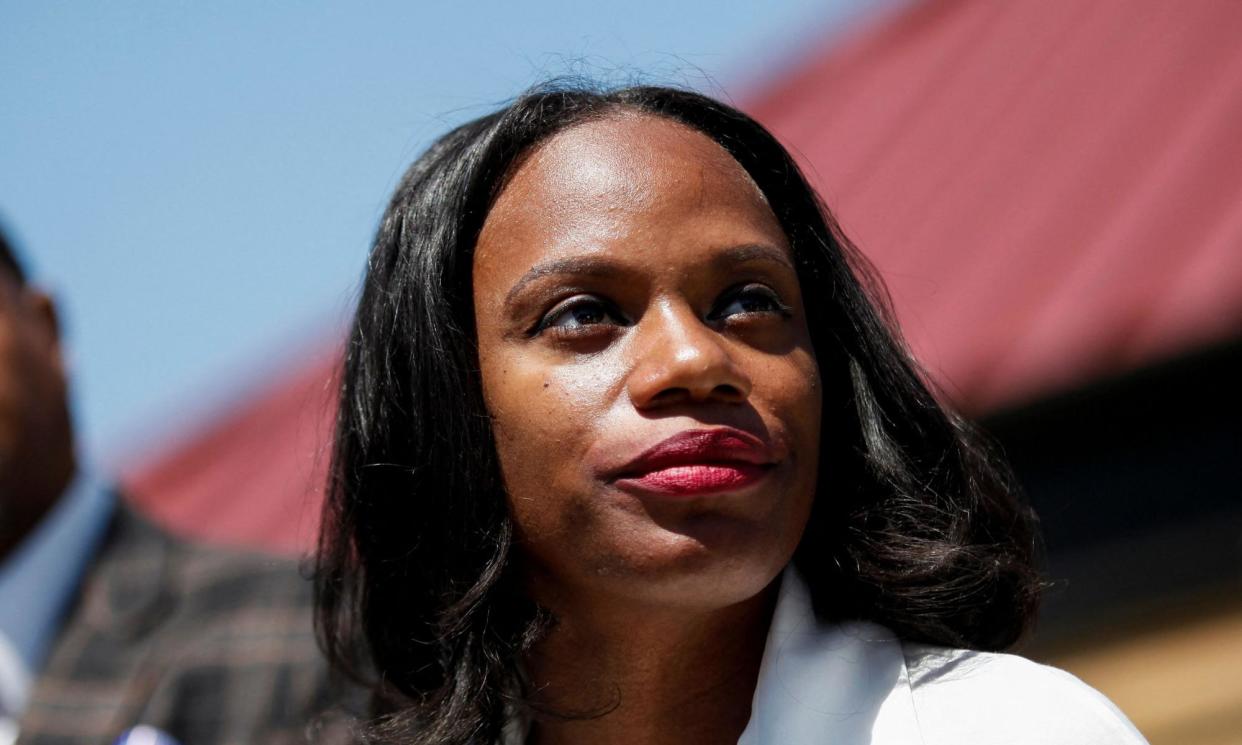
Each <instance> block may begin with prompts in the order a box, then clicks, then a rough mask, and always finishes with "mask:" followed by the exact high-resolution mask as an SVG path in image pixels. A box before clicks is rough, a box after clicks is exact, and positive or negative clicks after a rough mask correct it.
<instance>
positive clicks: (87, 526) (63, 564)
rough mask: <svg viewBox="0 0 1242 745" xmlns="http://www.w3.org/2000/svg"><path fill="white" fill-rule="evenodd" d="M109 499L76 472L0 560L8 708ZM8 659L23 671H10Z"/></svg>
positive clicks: (52, 627)
mask: <svg viewBox="0 0 1242 745" xmlns="http://www.w3.org/2000/svg"><path fill="white" fill-rule="evenodd" d="M115 501H116V497H115V495H114V494H113V492H112V490H111V489H108V488H106V487H105V486H104V485H103V484H101V483H100V482H99V481H97V480H96V479H94V478H93V477H91V476H90V475H89V474H88V473H86V472H85V471H79V472H78V474H77V475H76V476H75V477H74V479H73V481H72V482H71V483H70V485H69V488H68V489H66V490H65V492H64V493H63V494H62V495H61V497H60V499H59V500H57V502H56V504H55V505H53V506H52V508H51V510H50V511H49V512H48V514H47V515H45V516H44V517H43V519H42V520H41V521H40V522H39V524H38V525H36V526H35V527H34V530H32V531H31V533H30V534H29V535H28V536H26V538H25V539H23V540H22V542H21V543H19V544H18V545H17V546H16V547H15V548H14V549H13V551H12V553H10V554H9V555H8V556H7V557H6V558H5V560H4V561H3V563H0V647H7V650H6V652H7V654H5V655H4V656H5V657H6V658H7V662H8V665H7V666H8V668H9V676H8V679H9V680H8V683H7V684H5V685H4V686H3V689H4V690H0V695H5V696H6V699H7V700H6V701H5V702H4V703H5V704H6V705H7V706H8V708H9V709H10V711H12V710H16V711H20V710H21V709H22V708H23V705H24V703H25V698H26V695H27V693H28V692H29V684H30V680H31V679H32V678H33V676H34V675H35V673H37V671H38V670H40V669H41V668H42V667H43V661H44V659H45V658H46V656H47V653H48V650H49V649H50V648H51V643H52V641H53V639H55V637H56V633H57V632H58V631H59V629H60V620H61V617H62V615H63V613H64V612H65V611H66V610H67V608H68V606H69V604H70V602H71V601H72V599H73V597H74V595H75V593H76V591H77V587H78V583H79V582H80V581H81V578H82V574H83V573H84V572H85V571H86V567H87V566H88V565H89V564H90V560H91V557H93V556H94V555H95V550H96V548H97V547H98V545H99V542H100V540H102V538H103V534H104V531H105V529H106V528H107V526H108V520H109V518H110V517H111V515H112V510H113V508H114V506H115ZM14 661H18V662H20V663H21V665H22V667H24V670H15V669H13V665H12V663H13V662H14ZM0 662H5V660H0ZM10 689H11V690H10Z"/></svg>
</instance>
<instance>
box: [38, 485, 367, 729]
mask: <svg viewBox="0 0 1242 745" xmlns="http://www.w3.org/2000/svg"><path fill="white" fill-rule="evenodd" d="M331 704H332V701H331V694H330V691H329V686H328V685H327V675H326V667H325V663H324V662H323V660H322V658H321V656H320V652H319V650H318V648H317V646H316V644H315V639H314V634H313V630H312V617H311V593H310V585H309V583H308V582H307V581H306V580H305V579H303V578H302V577H301V576H299V574H298V573H297V569H296V567H295V565H294V564H293V563H292V562H289V561H286V560H281V559H273V558H267V557H260V556H256V555H251V554H242V553H235V552H227V551H221V550H219V549H211V548H206V547H203V546H198V545H194V544H190V543H187V542H185V541H182V540H180V539H177V538H174V537H173V536H170V535H169V534H168V533H166V532H164V531H163V530H161V529H160V528H158V527H156V526H155V525H154V524H152V523H150V522H148V521H147V520H146V519H145V518H142V517H140V516H139V515H137V514H136V513H135V512H134V511H133V510H132V509H130V508H129V507H127V506H124V505H123V504H122V505H121V506H120V507H118V508H117V510H116V514H115V515H114V517H113V520H112V524H111V526H110V527H109V530H108V534H107V536H106V537H105V538H104V541H103V545H102V547H101V549H100V550H99V552H98V554H97V556H96V557H95V560H94V563H93V564H92V565H91V566H90V567H89V568H88V570H87V573H86V576H85V578H84V580H83V583H82V586H81V588H80V592H79V595H78V599H77V602H76V603H75V605H74V607H73V608H71V609H70V610H69V612H68V617H67V619H66V621H65V624H64V626H63V627H62V630H61V633H60V635H59V637H58V639H57V641H56V643H55V645H54V647H53V649H52V651H51V654H50V657H49V659H48V661H47V664H46V666H45V667H44V670H43V671H42V673H41V675H40V677H39V679H38V680H37V681H36V683H35V687H34V690H33V691H32V695H31V698H30V702H29V706H28V708H27V710H26V712H25V714H24V715H23V717H22V719H21V727H20V733H21V734H20V736H19V737H18V741H17V742H18V745H109V743H111V742H112V741H113V740H114V739H115V738H116V737H117V736H118V735H120V734H121V733H122V732H124V731H125V730H126V729H128V728H129V727H132V726H135V725H137V724H148V725H151V726H154V727H158V728H160V729H163V730H165V731H166V732H168V733H169V734H171V735H172V736H174V737H176V738H177V739H178V740H180V742H181V743H182V745H241V744H242V743H262V744H263V745H268V744H269V743H295V742H297V743H304V742H308V741H314V742H323V741H339V740H340V739H341V738H342V737H343V736H344V730H345V723H344V721H345V720H344V719H343V717H341V716H333V715H331V714H329V715H328V716H326V717H322V716H320V715H321V714H322V713H323V712H326V711H329V710H331V709H332V708H333V707H332V706H331Z"/></svg>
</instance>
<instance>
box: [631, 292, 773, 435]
mask: <svg viewBox="0 0 1242 745" xmlns="http://www.w3.org/2000/svg"><path fill="white" fill-rule="evenodd" d="M636 331H637V332H638V334H637V335H636V339H635V341H636V342H637V343H636V344H635V354H636V359H635V361H634V364H633V367H632V369H631V373H630V377H629V380H628V381H627V385H628V388H629V394H630V400H631V401H632V402H633V403H634V406H635V408H637V409H640V410H644V409H654V408H660V407H662V406H669V405H676V404H683V403H689V402H709V401H714V402H719V403H742V402H743V401H745V400H746V399H747V397H749V396H750V390H751V387H752V385H751V380H750V378H749V377H748V376H747V375H746V374H745V373H744V371H743V370H742V369H741V368H740V367H739V365H738V364H737V362H736V360H735V359H734V358H733V355H732V354H731V353H730V349H729V346H728V339H726V338H725V337H724V336H722V335H721V334H720V333H719V332H718V331H716V330H715V329H713V328H711V327H710V326H709V325H708V324H706V323H704V322H703V320H702V319H700V318H699V317H698V316H697V315H696V314H695V313H694V312H693V311H692V310H691V309H690V308H687V307H683V308H677V307H666V308H662V309H660V310H659V312H657V313H649V314H647V317H645V318H644V319H643V320H642V321H640V322H639V324H638V329H636Z"/></svg>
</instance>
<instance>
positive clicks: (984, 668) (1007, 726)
mask: <svg viewBox="0 0 1242 745" xmlns="http://www.w3.org/2000/svg"><path fill="white" fill-rule="evenodd" d="M901 646H902V653H903V656H904V657H905V661H906V669H907V672H908V674H909V681H910V690H911V695H912V698H913V704H914V708H915V715H916V716H917V718H918V721H919V726H920V728H921V729H922V731H923V735H924V742H925V745H941V743H946V744H947V743H961V742H999V741H1002V740H1003V741H1004V742H1007V743H1013V744H1014V745H1027V744H1028V743H1029V744H1030V745H1035V744H1036V743H1040V744H1043V743H1059V744H1063V745H1077V744H1079V743H1081V744H1082V745H1086V744H1087V743H1092V744H1093V745H1094V744H1097V743H1098V744H1103V745H1107V744H1114V743H1115V744H1116V745H1142V744H1143V743H1146V740H1144V739H1143V736H1142V735H1141V734H1139V732H1138V730H1137V729H1135V728H1134V725H1133V724H1131V723H1130V721H1129V720H1128V719H1127V718H1126V717H1125V715H1124V714H1122V713H1121V711H1120V710H1118V709H1117V707H1116V706H1114V705H1113V703H1112V702H1111V701H1109V700H1108V699H1107V698H1106V697H1105V696H1104V695H1103V694H1101V693H1100V692H1098V691H1096V690H1095V689H1093V688H1091V687H1090V686H1088V685H1087V684H1085V683H1083V682H1082V681H1081V680H1079V679H1078V678H1076V677H1074V676H1073V675H1071V674H1069V673H1067V672H1065V671H1063V670H1058V669H1057V668H1054V667H1049V666H1047V665H1040V664H1038V663H1035V662H1032V661H1030V660H1028V659H1025V658H1023V657H1018V656H1016V655H1010V654H995V653H988V652H975V651H970V650H962V649H946V648H943V647H934V646H929V645H922V644H912V643H902V645H901ZM1002 734H1003V737H1000V735H1002Z"/></svg>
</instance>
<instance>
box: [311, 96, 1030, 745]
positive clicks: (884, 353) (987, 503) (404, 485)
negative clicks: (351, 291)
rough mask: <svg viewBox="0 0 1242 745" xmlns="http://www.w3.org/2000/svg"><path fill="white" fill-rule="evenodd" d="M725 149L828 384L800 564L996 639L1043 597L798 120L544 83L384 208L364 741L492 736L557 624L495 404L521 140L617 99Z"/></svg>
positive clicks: (984, 449)
mask: <svg viewBox="0 0 1242 745" xmlns="http://www.w3.org/2000/svg"><path fill="white" fill-rule="evenodd" d="M622 111H625V112H640V113H644V114H647V115H651V116H657V117H665V118H667V119H670V120H673V121H675V122H680V123H681V124H684V125H687V126H689V127H692V128H694V129H695V130H698V131H699V132H701V133H703V134H704V135H706V136H707V137H710V138H711V139H712V140H714V141H715V142H717V143H719V144H720V145H721V146H722V147H723V148H724V149H725V150H727V151H728V152H729V153H730V154H731V155H732V156H733V158H735V159H736V160H737V162H738V163H740V164H741V165H742V167H743V168H745V169H746V171H747V172H748V173H749V174H750V176H751V178H753V179H754V181H755V183H756V184H757V185H758V187H759V188H760V189H761V190H762V192H763V194H764V195H765V196H766V197H767V200H768V203H769V204H770V205H771V208H772V210H773V212H774V213H775V215H776V217H777V218H778V220H779V221H780V224H781V225H782V226H783V227H784V230H785V232H786V234H787V235H788V237H789V243H790V246H791V248H792V252H793V256H794V260H795V263H796V266H797V271H798V276H799V280H800V281H801V284H802V286H803V288H804V293H803V294H804V297H805V304H806V313H807V323H808V326H809V329H810V333H811V337H812V342H813V344H814V348H815V354H816V357H817V359H818V362H819V367H820V373H821V376H822V379H823V381H824V396H823V407H824V411H823V417H822V421H823V422H824V424H823V426H824V431H823V433H822V436H821V441H822V443H823V444H822V450H821V452H820V462H821V469H820V472H821V473H824V474H831V476H832V477H831V478H830V479H821V481H820V484H819V487H818V491H817V493H816V496H815V503H814V507H813V510H812V515H811V518H810V522H809V524H808V526H807V529H806V533H805V536H804V538H803V540H802V542H801V544H800V546H799V548H798V549H797V551H796V554H795V557H794V563H795V565H796V566H797V567H798V569H799V571H800V573H801V575H802V576H803V577H804V578H805V580H806V581H807V584H808V585H809V587H810V591H811V595H812V599H813V604H814V607H815V611H816V613H817V614H818V615H819V616H820V617H821V618H823V619H825V620H843V619H867V620H871V621H874V622H876V623H879V624H883V625H884V626H887V627H888V628H890V629H892V630H893V631H894V632H895V633H896V634H897V635H898V636H900V637H902V638H904V639H907V640H912V641H920V642H928V643H933V644H939V645H945V646H952V647H965V648H973V649H982V650H998V649H1002V648H1005V647H1008V646H1010V645H1011V644H1012V643H1014V642H1015V641H1016V640H1017V639H1018V638H1019V637H1020V636H1021V635H1022V634H1023V633H1024V631H1025V630H1026V629H1027V627H1028V625H1029V624H1030V623H1031V621H1032V618H1033V616H1034V613H1035V610H1036V606H1037V603H1038V598H1039V591H1040V588H1041V581H1040V576H1039V573H1038V571H1037V569H1036V561H1037V559H1038V550H1039V543H1038V538H1037V532H1036V529H1035V520H1034V516H1033V514H1032V513H1031V512H1030V510H1029V509H1028V508H1027V507H1025V506H1024V504H1023V502H1022V501H1021V500H1020V499H1019V498H1018V496H1017V493H1016V489H1015V485H1014V482H1013V479H1012V476H1011V474H1010V472H1009V470H1008V467H1007V466H1006V465H1005V463H1004V461H1003V460H1002V459H1000V458H999V457H998V456H997V455H996V454H994V452H993V451H992V450H991V448H990V447H989V446H988V445H987V443H986V442H985V441H984V440H983V439H982V438H981V437H980V436H979V435H978V434H977V433H976V432H975V431H974V430H973V429H972V428H971V427H970V426H969V425H968V424H967V423H966V422H965V421H964V420H963V419H962V418H961V417H959V416H958V415H956V414H955V413H953V412H952V411H951V410H950V409H948V408H947V407H946V406H945V404H944V403H943V402H941V401H940V400H938V398H937V396H936V395H934V394H933V392H932V391H931V390H930V388H929V385H928V383H927V382H926V381H925V380H924V378H923V376H922V375H921V373H920V371H919V369H918V367H917V366H916V364H915V363H914V362H913V361H912V358H911V356H910V355H909V353H908V352H907V350H906V348H905V347H904V345H903V344H902V342H901V341H900V337H899V335H898V333H897V331H896V329H895V326H894V324H893V322H892V320H891V313H890V312H889V310H888V308H889V305H888V301H887V297H886V295H885V293H884V291H883V288H882V286H881V284H880V283H879V281H878V280H877V279H876V276H875V273H874V272H873V270H872V269H871V268H870V266H869V265H868V263H867V262H866V261H865V260H864V259H863V257H862V256H861V254H860V253H859V252H858V251H857V250H856V249H855V248H854V247H853V246H852V245H851V244H850V242H849V241H848V240H847V239H846V237H845V236H844V234H843V233H842V232H841V230H840V228H839V226H838V225H837V223H836V221H835V220H834V219H833V217H832V215H831V213H830V212H829V211H828V209H827V208H826V207H825V206H824V205H823V204H822V203H821V202H820V200H819V198H818V197H817V195H816V194H815V192H814V190H813V189H812V188H811V187H810V185H809V184H808V183H807V181H806V179H805V178H804V177H803V175H802V173H801V172H800V171H799V169H798V166H797V165H796V164H795V162H794V160H793V159H792V158H791V157H790V155H789V153H788V152H787V151H786V150H785V148H783V147H782V146H781V145H780V144H779V143H778V142H777V141H776V139H775V138H774V137H773V136H772V135H771V134H770V133H769V132H768V131H767V130H765V129H764V128H763V127H762V126H760V125H759V124H758V123H757V122H755V121H754V120H752V119H751V118H749V117H748V116H746V115H745V114H743V113H741V112H740V111H738V110H736V109H734V108H732V107H730V106H727V105H725V104H722V103H720V102H718V101H715V100H713V99H711V98H708V97H706V96H703V95H700V94H697V93H693V92H688V91H684V90H676V89H670V88H663V87H654V86H634V87H625V88H620V89H594V88H590V87H584V86H580V85H564V84H546V85H544V86H541V87H539V88H536V89H533V90H531V91H529V92H527V93H526V94H524V95H522V96H521V97H519V98H517V99H516V100H514V101H513V102H512V103H510V104H509V105H507V106H505V107H504V108H502V109H500V110H499V111H496V112H495V113H492V114H489V115H487V116H483V117H481V118H479V119H476V120H474V121H471V122H469V123H467V124H464V125H462V126H460V127H457V128H456V129H454V130H452V131H451V132H449V133H448V134H446V135H444V136H443V137H441V138H440V139H439V140H438V141H436V142H435V143H434V144H433V145H432V146H431V147H430V148H429V149H428V150H427V151H426V152H425V153H424V154H423V155H422V157H420V158H419V159H418V160H417V161H415V163H414V164H413V165H412V166H411V167H410V169H409V170H408V172H407V173H406V174H405V176H404V178H403V179H402V181H401V184H400V185H399V186H398V187H397V189H396V193H395V194H394V195H393V197H392V201H391V203H390V204H389V206H388V209H387V212H386V213H385V214H384V217H383V220H382V222H381V223H380V226H379V229H378V231H377V233H376V236H375V242H374V246H373V248H372V250H371V254H370V258H369V262H368V266H367V272H366V278H365V281H364V284H363V288H362V292H361V298H360V300H359V303H358V309H357V313H356V315H355V317H354V320H353V325H352V330H351V332H350V337H349V341H348V347H347V350H346V355H345V362H344V370H343V377H342V380H341V386H340V393H341V398H340V412H339V414H338V419H337V423H336V432H335V442H334V449H333V453H332V462H331V467H330V476H329V483H328V490H327V500H326V503H325V505H324V515H323V518H324V519H323V522H322V529H321V533H320V537H319V553H318V558H317V576H316V590H317V594H318V616H317V622H318V629H319V632H320V636H321V641H322V643H323V645H324V647H325V649H326V650H327V652H328V654H329V656H330V657H331V659H332V660H333V661H334V663H335V664H337V665H338V666H339V667H340V668H341V669H343V670H346V671H348V672H350V673H351V674H352V675H355V676H356V677H358V678H359V679H361V680H363V681H364V682H365V683H366V684H367V685H368V686H370V688H371V691H372V708H373V712H372V713H373V715H374V719H373V720H372V721H371V722H370V724H369V725H368V726H366V727H365V728H364V730H363V732H362V739H363V740H364V741H365V742H372V743H381V742H393V741H400V742H405V743H419V744H427V745H430V744H431V743H436V744H455V745H457V744H460V745H465V744H466V743H492V742H495V741H496V740H497V739H498V738H499V737H500V734H501V730H502V728H503V726H504V723H505V721H506V719H507V718H508V717H509V716H511V715H512V713H513V712H514V707H518V706H521V705H522V701H523V696H524V694H525V690H524V682H523V677H522V672H521V661H522V658H523V656H524V654H525V653H526V652H527V650H529V648H530V646H531V645H532V644H533V643H534V642H536V641H537V640H538V639H539V638H540V637H541V635H542V634H544V633H546V631H547V629H548V628H549V627H550V624H551V623H552V622H553V621H552V620H551V619H550V618H549V614H548V613H547V612H546V611H544V610H543V609H541V608H539V607H538V606H536V604H535V603H533V602H532V601H531V600H530V599H529V598H527V597H525V596H524V595H523V593H522V590H521V587H520V583H519V581H518V578H517V577H515V576H514V575H515V572H514V571H513V569H512V567H513V565H514V563H515V562H514V554H515V551H516V546H515V541H514V527H513V523H512V520H511V518H510V516H509V514H508V511H507V508H506V503H505V495H504V491H503V487H502V479H501V473H500V467H499V465H498V462H497V456H496V450H495V446H494V443H493V439H492V430H491V426H490V423H489V417H488V412H487V409H486V407H485V406H484V402H483V396H482V387H481V381H480V374H479V362H478V354H477V345H476V339H475V334H474V328H475V325H474V315H473V301H472V294H471V293H472V290H471V266H472V259H473V253H474V247H475V243H476V240H477V238H478V235H479V231H480V229H481V228H482V225H483V221H484V219H485V217H486V216H487V213H488V210H489V208H490V206H491V204H492V202H493V200H494V199H495V197H496V196H497V193H498V191H499V189H500V188H501V186H502V185H503V183H504V181H505V178H506V176H507V175H508V174H509V173H510V171H511V169H512V168H513V166H514V163H515V161H516V159H518V158H519V157H520V156H521V155H522V154H523V153H525V152H527V151H529V150H530V148H532V147H533V146H535V145H536V144H538V143H539V142H541V141H543V140H546V139H547V138H549V137H551V136H553V135H554V134H556V133H557V132H559V131H562V130H564V129H566V128H568V127H572V126H573V125H575V124H578V123H581V122H584V121H588V120H592V119H597V118H600V117H607V116H609V115H612V114H617V113H619V112H622Z"/></svg>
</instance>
